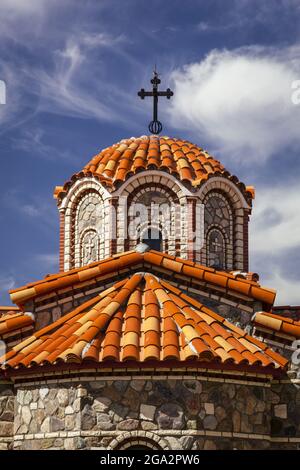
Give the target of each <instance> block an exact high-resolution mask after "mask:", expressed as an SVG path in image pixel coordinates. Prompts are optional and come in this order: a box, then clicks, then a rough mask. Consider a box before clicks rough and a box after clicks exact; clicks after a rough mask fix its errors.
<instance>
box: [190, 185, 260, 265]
mask: <svg viewBox="0 0 300 470" xmlns="http://www.w3.org/2000/svg"><path fill="white" fill-rule="evenodd" d="M214 193H215V194H216V193H217V194H219V195H220V198H221V199H222V198H223V200H225V201H227V204H228V205H229V207H230V210H231V213H232V222H231V226H232V233H231V234H229V236H228V238H229V240H226V269H228V270H232V269H237V270H243V271H248V259H249V254H248V223H249V215H250V213H251V206H250V205H249V204H248V202H247V201H246V199H245V197H244V196H243V194H242V192H241V191H240V189H239V188H238V187H237V186H236V185H235V184H234V183H233V182H232V181H229V180H228V179H226V178H225V177H212V178H210V179H209V180H208V181H207V182H206V183H204V184H203V185H202V186H201V188H200V190H199V191H198V192H197V196H198V197H199V198H200V200H201V202H202V203H203V204H204V206H205V205H206V203H207V201H208V200H209V197H210V196H211V195H213V194H214ZM204 224H205V222H204ZM212 225H216V226H218V225H220V227H219V228H220V229H221V231H222V232H223V234H224V233H225V235H226V229H224V227H222V224H219V222H218V221H217V222H216V223H215V224H213V223H212ZM204 230H205V244H204V247H203V249H202V250H201V254H200V261H201V263H203V264H207V262H208V261H207V234H208V231H209V227H207V226H206V227H205V229H204Z"/></svg>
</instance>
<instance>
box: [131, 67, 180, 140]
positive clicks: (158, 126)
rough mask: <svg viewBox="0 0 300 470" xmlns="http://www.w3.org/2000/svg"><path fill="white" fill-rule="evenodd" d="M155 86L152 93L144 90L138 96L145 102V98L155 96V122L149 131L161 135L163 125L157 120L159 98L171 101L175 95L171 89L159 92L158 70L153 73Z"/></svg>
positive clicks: (150, 125)
mask: <svg viewBox="0 0 300 470" xmlns="http://www.w3.org/2000/svg"><path fill="white" fill-rule="evenodd" d="M151 83H152V85H153V89H152V91H145V90H144V88H142V89H141V91H139V92H138V96H139V97H140V98H141V99H142V100H143V99H144V98H145V96H153V121H151V122H150V123H149V126H148V129H149V131H150V132H151V133H152V134H159V133H160V132H161V131H162V123H161V122H160V121H159V120H158V119H157V106H158V97H159V96H166V97H167V99H168V100H169V99H170V98H171V96H173V95H174V93H173V91H171V90H170V88H167V90H166V91H158V85H159V84H160V79H159V78H158V73H157V71H156V68H155V70H154V72H153V78H152V80H151Z"/></svg>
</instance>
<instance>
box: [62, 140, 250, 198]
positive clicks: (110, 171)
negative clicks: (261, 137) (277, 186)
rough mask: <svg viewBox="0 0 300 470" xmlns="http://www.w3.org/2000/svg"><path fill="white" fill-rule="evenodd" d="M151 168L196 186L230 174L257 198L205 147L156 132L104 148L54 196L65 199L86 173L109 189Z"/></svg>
mask: <svg viewBox="0 0 300 470" xmlns="http://www.w3.org/2000/svg"><path fill="white" fill-rule="evenodd" d="M147 169H156V170H162V171H166V172H168V173H171V174H172V175H174V176H175V177H176V178H178V179H179V180H181V181H182V182H184V183H187V184H190V185H192V186H199V185H201V184H202V183H203V182H205V181H206V180H207V179H208V178H210V177H211V176H216V175H222V176H226V177H228V178H230V179H232V181H233V182H234V183H235V184H237V185H238V186H239V188H240V190H241V191H242V193H244V194H245V197H246V198H247V199H248V200H251V199H253V198H254V188H253V187H252V186H249V187H247V188H246V187H245V185H244V184H243V183H241V182H239V180H238V178H237V177H236V176H232V175H230V173H229V172H228V171H226V169H225V168H224V166H223V165H222V164H221V163H220V162H219V161H218V160H216V159H215V158H213V157H212V156H211V155H209V154H208V153H207V152H206V151H204V150H203V149H202V148H200V147H198V146H197V145H194V144H192V143H191V142H188V141H186V140H181V139H175V138H169V137H160V136H154V135H151V136H142V137H138V138H136V137H131V138H130V139H124V140H121V142H118V143H116V144H114V145H112V146H111V147H108V148H106V149H104V150H101V152H100V153H99V154H97V155H95V156H94V157H93V158H92V160H91V161H90V162H89V163H88V164H87V165H86V166H85V167H84V168H83V170H82V172H80V173H77V174H75V175H73V177H72V179H71V181H69V182H67V183H66V184H65V185H64V186H57V187H56V188H55V191H54V197H55V198H58V199H60V198H62V197H63V195H64V194H65V193H66V192H67V191H68V188H69V187H70V186H71V184H72V182H73V181H74V180H75V179H77V178H80V177H83V176H91V175H93V176H95V177H97V178H98V179H99V180H100V181H101V183H102V184H104V185H106V186H107V187H108V188H109V187H112V188H114V187H117V186H119V185H120V184H121V183H123V182H124V181H125V180H126V179H127V178H129V177H130V176H132V175H133V174H135V173H137V172H139V171H142V170H147Z"/></svg>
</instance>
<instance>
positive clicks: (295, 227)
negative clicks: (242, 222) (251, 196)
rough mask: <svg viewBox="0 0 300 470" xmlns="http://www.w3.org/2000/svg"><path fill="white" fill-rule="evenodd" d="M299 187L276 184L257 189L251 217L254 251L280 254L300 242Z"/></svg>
mask: <svg viewBox="0 0 300 470" xmlns="http://www.w3.org/2000/svg"><path fill="white" fill-rule="evenodd" d="M299 207H300V190H299V186H296V185H295V186H291V185H288V186H286V185H284V186H277V187H276V186H275V187H271V188H267V187H266V188H262V189H261V190H259V191H257V192H256V200H255V201H254V208H253V215H252V217H251V250H252V251H263V252H264V253H278V251H280V250H283V249H288V248H292V247H296V246H299V244H300V216H299Z"/></svg>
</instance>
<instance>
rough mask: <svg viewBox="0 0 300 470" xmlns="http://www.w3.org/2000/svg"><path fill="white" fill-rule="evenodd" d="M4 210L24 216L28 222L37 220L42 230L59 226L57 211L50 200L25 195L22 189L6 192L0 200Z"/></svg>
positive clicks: (26, 193)
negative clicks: (29, 219)
mask: <svg viewBox="0 0 300 470" xmlns="http://www.w3.org/2000/svg"><path fill="white" fill-rule="evenodd" d="M0 205H1V206H2V208H5V209H9V210H10V211H13V212H14V213H16V214H19V215H22V216H23V217H24V218H26V220H28V217H30V218H31V220H32V221H34V220H37V221H38V222H39V225H40V228H41V229H47V230H48V229H49V228H52V229H53V228H54V227H56V225H57V209H56V207H55V204H53V201H52V200H51V199H49V198H47V199H45V200H44V199H41V197H38V196H35V195H34V194H28V192H27V191H26V192H25V193H24V192H23V191H21V190H20V189H17V188H13V189H9V190H8V191H6V193H5V194H4V195H3V196H2V197H1V198H0Z"/></svg>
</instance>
